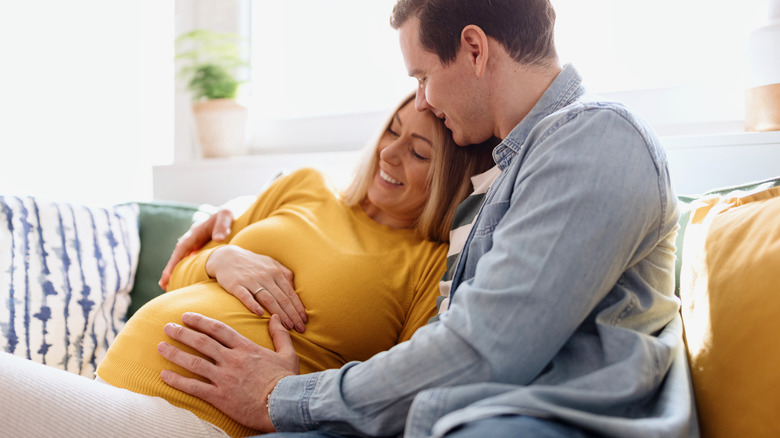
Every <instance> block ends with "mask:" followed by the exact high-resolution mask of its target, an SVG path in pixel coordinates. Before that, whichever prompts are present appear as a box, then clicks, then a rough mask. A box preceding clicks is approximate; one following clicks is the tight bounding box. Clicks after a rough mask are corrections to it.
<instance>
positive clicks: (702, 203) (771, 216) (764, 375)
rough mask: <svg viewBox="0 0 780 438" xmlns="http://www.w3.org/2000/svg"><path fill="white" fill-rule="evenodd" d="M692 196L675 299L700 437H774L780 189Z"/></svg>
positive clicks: (779, 355) (779, 397)
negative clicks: (682, 325) (679, 310)
mask: <svg viewBox="0 0 780 438" xmlns="http://www.w3.org/2000/svg"><path fill="white" fill-rule="evenodd" d="M765 187H766V185H764V186H763V187H758V188H756V189H755V190H754V191H752V192H751V191H740V190H738V191H735V192H731V193H724V194H719V195H713V196H709V197H705V198H702V199H698V200H696V201H694V202H692V204H691V211H690V216H689V217H690V219H689V222H688V224H687V228H686V230H685V236H684V239H685V243H684V247H683V267H682V272H681V276H680V277H681V278H680V281H681V285H680V297H681V300H682V315H683V320H684V323H685V339H686V344H687V347H688V354H689V361H690V368H691V375H692V379H693V386H694V392H695V396H696V405H697V409H698V412H699V422H700V426H701V431H702V436H704V437H733V436H777V435H778V433H780V423H778V421H777V418H776V416H777V407H778V406H780V373H778V364H780V350H779V349H778V348H776V345H775V344H776V339H777V334H778V333H780V318H778V315H780V269H778V268H780V226H779V225H780V222H779V221H780V219H779V218H780V187H773V188H765Z"/></svg>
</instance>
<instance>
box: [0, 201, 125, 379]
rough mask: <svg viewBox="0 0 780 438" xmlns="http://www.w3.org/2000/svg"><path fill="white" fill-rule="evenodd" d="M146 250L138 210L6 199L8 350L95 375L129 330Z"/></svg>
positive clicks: (0, 208) (0, 279)
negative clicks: (138, 272)
mask: <svg viewBox="0 0 780 438" xmlns="http://www.w3.org/2000/svg"><path fill="white" fill-rule="evenodd" d="M139 250H140V241H139V236H138V209H137V206H135V205H121V206H116V207H110V208H99V207H90V206H84V205H75V204H68V203H55V202H51V201H47V200H43V199H37V198H33V197H29V196H22V197H13V196H0V300H1V301H0V347H1V348H2V349H3V351H6V352H8V353H11V354H14V355H16V356H21V357H25V358H27V359H30V360H33V361H36V362H40V363H43V364H46V365H49V366H53V367H55V368H60V369H64V370H66V371H70V372H73V373H76V374H81V375H84V376H87V377H93V376H94V372H95V368H96V367H97V364H98V362H99V361H100V359H102V358H103V356H104V355H105V352H106V350H107V349H108V346H109V345H110V344H111V342H112V341H113V340H114V338H115V336H116V334H117V333H118V332H119V330H120V329H121V328H122V327H123V326H124V321H125V316H126V312H127V308H128V306H129V304H130V295H129V293H130V290H131V289H132V287H133V278H134V276H135V271H136V267H137V266H138V253H139Z"/></svg>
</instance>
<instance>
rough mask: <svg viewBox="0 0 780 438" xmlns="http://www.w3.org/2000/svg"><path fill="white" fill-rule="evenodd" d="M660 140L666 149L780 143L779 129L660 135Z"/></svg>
mask: <svg viewBox="0 0 780 438" xmlns="http://www.w3.org/2000/svg"><path fill="white" fill-rule="evenodd" d="M661 142H662V143H663V145H664V147H665V148H667V149H673V148H702V147H717V146H740V145H759V144H780V131H766V132H732V133H721V134H704V135H701V134H700V135H669V136H664V137H661Z"/></svg>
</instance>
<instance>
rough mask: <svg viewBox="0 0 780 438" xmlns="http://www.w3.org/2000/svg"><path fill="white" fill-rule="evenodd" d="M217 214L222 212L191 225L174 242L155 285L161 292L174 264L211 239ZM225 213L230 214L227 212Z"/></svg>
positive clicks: (231, 218) (166, 284) (223, 219)
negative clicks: (169, 255)
mask: <svg viewBox="0 0 780 438" xmlns="http://www.w3.org/2000/svg"><path fill="white" fill-rule="evenodd" d="M219 213H222V211H220V212H218V213H217V214H213V215H211V216H210V217H209V218H208V219H206V220H205V221H203V222H199V223H195V224H192V226H191V227H190V229H189V230H187V232H186V233H184V235H183V236H181V237H180V238H179V240H178V241H177V242H176V246H175V247H174V248H173V252H172V253H171V257H170V258H169V259H168V263H167V264H166V265H165V269H163V272H162V275H161V276H160V281H159V282H158V283H157V284H159V285H160V287H161V288H162V289H163V290H168V282H169V281H170V279H171V273H172V272H173V268H174V267H175V266H176V264H177V263H179V262H180V261H181V260H182V259H183V258H184V257H186V256H187V255H188V254H190V253H191V252H193V251H197V250H199V249H201V248H202V247H203V245H205V244H206V243H208V241H209V239H211V236H212V234H213V230H215V228H216V222H217V219H218V218H219ZM227 213H228V214H230V212H229V211H228V212H227ZM223 216H224V214H223ZM225 220H226V219H225V218H224V217H223V218H222V221H223V222H224V221H225ZM232 220H233V216H232V215H230V223H232ZM230 223H229V224H228V231H229V230H230ZM220 227H221V228H222V229H224V227H225V226H224V224H221V225H220ZM225 237H227V234H225ZM223 239H224V237H223Z"/></svg>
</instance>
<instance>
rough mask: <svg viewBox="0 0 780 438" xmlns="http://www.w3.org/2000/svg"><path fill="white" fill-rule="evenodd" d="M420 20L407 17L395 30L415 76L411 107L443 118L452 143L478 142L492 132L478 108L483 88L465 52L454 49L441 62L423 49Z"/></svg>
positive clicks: (467, 143)
mask: <svg viewBox="0 0 780 438" xmlns="http://www.w3.org/2000/svg"><path fill="white" fill-rule="evenodd" d="M419 26H420V21H419V19H417V18H416V17H413V18H411V19H409V20H407V22H406V23H404V25H403V26H401V27H400V29H399V38H400V42H401V53H402V54H403V57H404V62H405V63H406V68H407V70H408V72H409V76H412V77H414V78H415V79H417V82H418V87H417V95H416V98H415V108H416V109H417V110H418V111H422V110H426V109H427V110H430V111H432V112H433V113H434V114H435V115H436V117H438V118H440V119H442V120H444V124H445V126H447V128H449V129H450V130H451V131H452V136H453V138H454V140H455V143H457V144H459V145H461V146H465V145H469V144H476V143H481V142H483V141H485V140H487V139H489V138H490V137H491V136H492V135H493V132H492V125H491V124H490V123H489V118H488V117H487V115H488V113H487V111H484V110H482V108H483V107H482V102H484V97H485V95H486V94H485V91H484V90H482V89H481V88H480V87H481V86H483V84H482V83H481V82H480V81H479V80H478V78H477V77H476V75H475V74H474V69H473V68H472V67H471V63H470V62H469V59H468V58H469V55H468V54H466V53H465V52H464V51H463V50H460V51H459V52H458V56H457V57H456V58H455V61H454V62H452V63H450V64H447V65H444V64H442V63H441V61H440V60H439V57H438V56H437V55H436V54H434V53H433V52H430V51H427V50H425V49H423V48H422V47H421V45H420V39H419Z"/></svg>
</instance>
